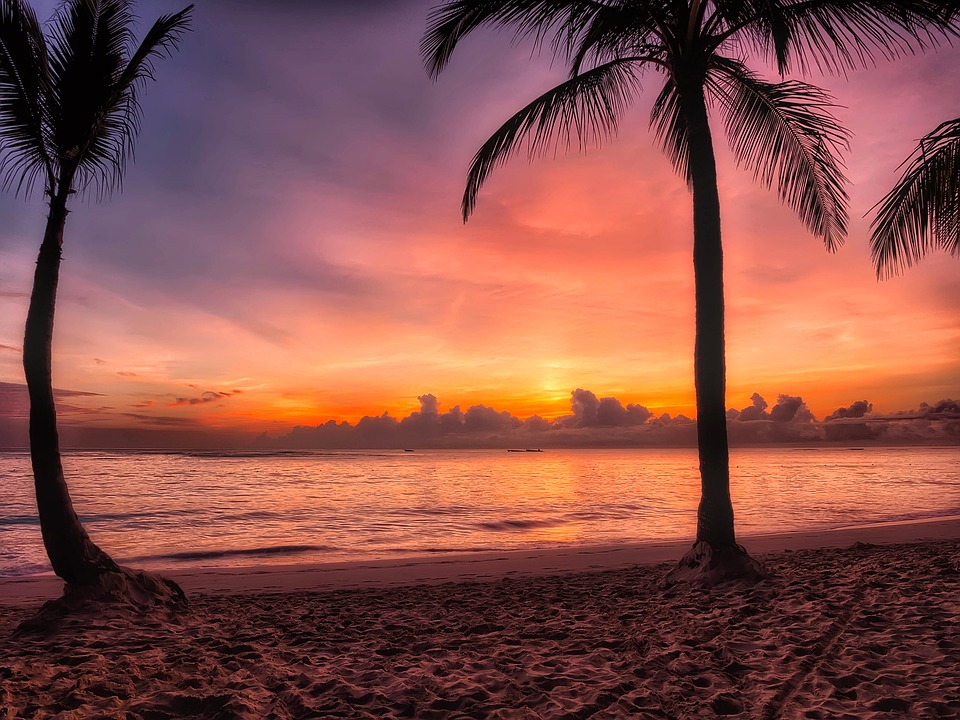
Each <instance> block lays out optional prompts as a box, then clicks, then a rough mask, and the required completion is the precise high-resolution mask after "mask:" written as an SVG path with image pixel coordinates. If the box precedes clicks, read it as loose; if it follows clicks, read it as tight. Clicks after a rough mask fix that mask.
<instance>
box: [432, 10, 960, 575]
mask: <svg viewBox="0 0 960 720" xmlns="http://www.w3.org/2000/svg"><path fill="white" fill-rule="evenodd" d="M946 23H947V18H946V16H945V14H944V10H943V4H942V3H935V2H926V1H920V2H910V1H907V0H869V1H866V0H864V1H861V0H737V1H736V2H733V1H731V0H449V1H448V2H445V3H443V4H441V5H439V6H437V7H435V8H434V9H433V11H432V12H431V14H430V16H429V18H428V26H427V31H426V33H425V34H424V37H423V40H422V43H421V52H422V55H423V58H424V60H425V63H426V65H427V70H428V72H429V73H430V74H431V75H432V76H433V77H436V76H437V75H439V73H440V72H441V71H442V70H443V69H444V68H445V67H446V66H447V64H448V62H449V60H450V58H451V55H452V53H453V52H454V50H455V48H456V47H457V45H458V44H459V42H460V41H461V40H462V39H463V38H464V37H465V36H466V35H468V34H469V33H471V32H472V31H474V30H476V29H478V28H481V27H484V26H489V27H494V28H509V29H512V30H513V31H514V33H515V39H517V40H529V41H532V42H533V43H534V44H535V46H536V47H537V48H542V47H547V48H549V50H550V51H551V52H552V53H553V55H554V58H555V59H559V60H561V61H562V62H564V63H566V64H567V66H568V67H569V70H570V73H569V78H568V79H567V80H566V81H565V82H562V83H560V84H559V85H557V86H556V87H554V88H552V89H550V90H548V91H547V92H545V93H544V94H543V95H541V96H540V97H538V98H536V99H535V100H533V101H532V102H530V103H529V104H528V105H527V106H526V107H524V108H523V109H521V110H520V111H519V112H517V113H516V114H515V115H513V117H511V118H510V119H509V120H507V121H506V122H505V123H504V124H503V125H502V126H501V127H500V129H499V130H497V131H496V132H495V133H494V134H493V135H492V136H491V137H490V139H489V140H487V142H486V143H484V145H483V146H482V147H481V148H480V150H479V151H478V152H477V154H476V156H475V157H474V159H473V162H472V164H471V166H470V169H469V172H468V176H467V184H466V190H465V192H464V196H463V203H462V211H463V218H464V221H466V219H467V218H468V217H469V216H470V214H471V213H472V212H473V210H474V208H475V205H476V202H477V194H478V192H479V190H480V188H481V186H482V185H483V183H484V181H485V180H486V179H487V177H488V176H489V174H490V172H491V171H492V170H493V168H494V167H496V166H498V165H500V164H502V163H504V162H505V161H506V160H507V159H508V158H509V157H510V156H511V155H513V154H514V153H516V152H517V151H518V150H522V149H525V150H526V152H527V154H528V157H531V158H532V157H537V156H541V155H543V154H545V153H546V152H548V151H549V150H550V149H551V148H553V147H556V146H557V145H559V146H561V147H563V146H566V147H569V146H570V145H571V144H572V143H573V138H574V137H576V138H577V140H578V142H579V144H580V146H581V147H582V146H584V145H587V144H591V143H594V142H596V143H599V142H600V141H601V140H604V139H606V138H607V137H609V136H611V135H612V134H614V133H615V132H616V130H617V128H618V125H619V123H620V121H621V119H622V117H623V115H624V113H625V111H626V110H627V109H628V107H629V106H630V104H631V102H632V100H633V99H634V98H635V97H636V96H637V95H638V94H639V93H640V92H641V90H642V86H641V81H642V80H644V79H645V76H647V75H651V74H652V75H656V76H659V77H660V78H661V80H662V85H661V88H660V91H659V93H658V94H657V96H656V99H655V100H654V102H653V107H652V113H651V120H650V123H651V126H652V128H653V130H654V132H655V134H656V136H657V138H658V139H659V141H660V143H661V145H662V147H663V150H664V152H665V153H666V155H667V156H668V158H669V159H670V160H671V162H672V163H673V165H674V167H675V168H676V170H677V172H678V173H680V175H682V176H683V177H684V179H685V180H686V181H687V184H688V186H689V187H690V189H691V191H692V194H693V224H694V231H693V235H694V237H693V265H694V275H695V292H696V348H695V353H694V364H695V377H694V384H695V388H696V402H697V437H698V444H699V454H700V474H701V489H702V495H701V501H700V505H699V509H698V516H697V518H698V519H697V538H696V542H695V543H694V546H693V548H692V549H691V551H690V552H689V553H688V554H687V555H686V557H685V558H684V559H683V560H682V561H681V563H680V566H678V569H677V572H676V573H675V577H678V578H679V577H681V576H684V575H691V576H696V577H697V578H699V579H700V580H701V581H703V582H707V583H711V582H719V581H722V580H724V579H726V578H733V577H746V578H749V577H755V576H757V575H758V573H759V571H760V569H759V566H758V565H757V564H756V563H754V562H753V561H752V560H751V559H750V558H749V556H747V554H746V552H745V551H744V550H743V549H742V548H741V547H740V546H739V545H738V544H737V542H736V537H735V534H734V522H733V507H732V503H731V500H730V481H729V463H728V452H727V428H726V416H725V412H726V402H725V368H724V330H723V322H724V311H723V254H722V247H721V241H720V201H719V196H718V191H717V171H716V162H715V158H714V149H713V135H712V132H711V128H710V123H709V117H710V114H711V111H713V112H715V113H716V114H717V115H718V116H719V118H720V120H721V121H722V122H723V126H724V130H725V133H726V136H727V139H728V142H729V144H730V147H731V148H732V150H733V153H734V155H735V156H736V159H737V161H738V162H739V164H740V165H741V166H743V167H745V168H746V169H747V170H749V171H751V172H752V173H753V176H754V178H755V180H757V181H758V182H759V183H760V184H761V185H763V186H766V187H774V188H776V190H777V192H778V194H779V197H780V199H781V201H782V202H784V203H786V204H787V205H788V206H790V207H791V208H793V210H795V211H796V213H797V214H798V215H799V218H800V220H801V221H802V222H803V223H804V224H805V225H806V226H807V228H808V229H809V230H810V232H812V233H813V234H814V235H817V236H818V237H820V238H822V239H823V242H824V244H825V245H826V247H827V249H828V250H830V251H834V250H836V249H837V248H838V247H839V246H840V245H841V244H842V243H843V240H844V237H845V234H846V230H847V194H846V192H845V190H844V185H845V178H844V175H843V171H842V164H841V161H840V159H839V154H840V152H841V151H843V150H844V149H845V148H846V146H847V135H846V133H845V131H844V130H843V129H842V127H841V126H840V125H839V124H838V123H837V121H836V119H835V118H834V117H833V115H832V114H831V106H832V103H831V99H830V97H829V96H828V95H827V94H826V93H824V92H823V91H822V90H820V89H818V88H816V87H814V86H812V85H810V84H807V83H805V82H800V81H796V80H788V81H783V82H768V81H766V80H764V79H763V78H762V77H760V76H759V75H758V74H757V73H756V72H754V71H753V70H751V69H750V68H749V67H748V66H747V64H746V60H747V57H748V55H750V54H754V55H757V56H759V57H760V58H761V59H764V60H767V61H770V62H772V63H774V64H775V65H776V67H777V69H778V71H779V72H780V74H781V75H783V74H785V73H787V72H791V71H795V70H796V71H800V72H807V71H812V70H821V71H829V72H840V73H842V72H844V71H845V70H846V69H847V68H854V67H859V66H863V65H869V64H872V63H873V62H875V61H876V60H877V59H880V58H893V57H897V56H899V55H901V54H903V53H906V52H913V51H916V50H918V49H923V48H925V47H928V46H930V45H934V44H936V43H937V42H938V41H939V40H940V39H941V38H942V37H943V34H944V32H946V29H945V26H946Z"/></svg>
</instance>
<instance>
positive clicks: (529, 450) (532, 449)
mask: <svg viewBox="0 0 960 720" xmlns="http://www.w3.org/2000/svg"><path fill="white" fill-rule="evenodd" d="M507 452H543V450H541V449H540V448H527V449H526V450H507Z"/></svg>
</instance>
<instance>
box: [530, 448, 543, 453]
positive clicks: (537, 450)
mask: <svg viewBox="0 0 960 720" xmlns="http://www.w3.org/2000/svg"><path fill="white" fill-rule="evenodd" d="M527 452H543V450H541V449H540V448H537V449H536V450H531V449H530V448H527Z"/></svg>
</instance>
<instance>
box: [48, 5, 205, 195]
mask: <svg viewBox="0 0 960 720" xmlns="http://www.w3.org/2000/svg"><path fill="white" fill-rule="evenodd" d="M191 8H192V6H190V7H188V8H186V9H184V10H182V11H181V12H179V13H176V14H174V15H168V16H164V17H162V18H160V19H159V20H158V21H157V22H156V23H154V25H153V27H152V28H151V29H150V31H149V32H148V33H147V35H146V37H145V38H144V40H143V41H142V42H141V44H140V45H139V46H138V47H136V49H134V44H135V38H134V36H133V32H132V29H131V28H132V23H133V15H132V12H131V9H130V3H129V0H70V1H69V2H67V3H66V4H65V5H63V6H62V8H61V10H60V11H59V12H58V13H57V15H56V16H55V18H54V21H53V37H52V49H51V68H52V75H53V80H54V86H55V87H56V88H57V92H56V93H55V94H54V102H52V103H51V109H50V116H51V124H52V126H53V140H54V144H55V147H56V150H57V155H58V158H59V161H60V164H61V167H62V171H63V173H64V174H65V178H66V179H69V181H71V182H72V183H73V182H74V180H75V184H76V186H77V188H78V189H84V188H85V187H87V186H88V185H89V184H91V183H93V184H94V185H95V186H97V188H98V189H99V192H100V194H101V195H102V194H105V193H108V192H109V191H111V190H113V189H114V188H116V187H117V186H118V185H119V183H120V181H121V179H122V175H123V169H124V164H125V161H126V160H127V158H129V157H130V156H131V154H132V152H133V144H134V141H135V139H136V136H137V133H138V131H139V127H140V107H139V104H138V101H137V91H138V89H139V88H140V87H141V86H142V85H143V83H144V82H146V80H147V79H149V78H151V77H152V76H153V60H154V59H155V58H156V57H157V56H159V55H163V54H169V52H170V51H171V49H172V48H174V47H175V46H176V44H177V42H178V41H179V38H180V36H181V34H182V32H183V31H184V30H185V29H186V28H187V23H188V20H189V16H190V12H191Z"/></svg>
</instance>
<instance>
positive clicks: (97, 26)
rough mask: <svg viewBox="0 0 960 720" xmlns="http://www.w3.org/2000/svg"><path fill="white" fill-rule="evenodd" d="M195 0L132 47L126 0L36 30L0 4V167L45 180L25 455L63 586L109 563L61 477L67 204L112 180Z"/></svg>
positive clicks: (21, 186) (28, 345)
mask: <svg viewBox="0 0 960 720" xmlns="http://www.w3.org/2000/svg"><path fill="white" fill-rule="evenodd" d="M191 11H192V6H190V7H187V8H185V9H184V10H181V11H180V12H178V13H175V14H172V15H167V16H164V17H161V18H160V19H158V20H157V21H156V22H155V23H154V25H153V26H152V27H151V28H150V30H149V31H148V32H147V34H146V35H145V36H144V38H143V40H142V41H141V42H140V43H139V44H137V43H136V42H135V38H134V35H133V30H132V26H133V21H134V17H133V13H132V8H131V3H130V2H129V1H128V0H66V2H64V3H63V4H62V5H61V6H60V8H59V9H58V10H57V12H56V14H55V15H54V17H53V18H52V20H51V22H50V23H49V25H48V29H49V35H44V32H43V31H42V29H41V27H40V24H39V23H38V22H37V18H36V15H35V14H34V12H33V9H32V8H31V7H30V6H29V5H28V4H27V3H26V2H25V0H0V172H2V181H3V184H4V188H5V189H8V188H11V187H12V188H14V189H15V190H16V192H17V193H24V194H29V193H30V192H31V191H32V190H33V189H34V188H35V186H36V184H37V181H38V180H39V181H41V182H42V186H43V190H44V194H45V195H46V196H47V197H48V198H49V208H50V209H49V214H48V215H47V223H46V228H45V230H44V233H43V241H42V243H41V245H40V255H39V257H38V259H37V269H36V272H35V274H34V281H33V292H32V294H31V296H30V308H29V310H28V314H27V323H26V330H25V332H24V339H23V368H24V372H25V374H26V380H27V387H28V390H29V394H30V457H31V461H32V464H33V477H34V485H35V488H36V494H37V509H38V511H39V515H40V529H41V532H42V534H43V543H44V546H45V547H46V550H47V555H48V556H49V558H50V563H51V565H52V566H53V570H54V572H56V574H57V575H59V576H60V577H61V578H63V580H65V581H66V582H67V584H68V586H69V585H92V584H94V583H96V582H97V580H98V579H99V578H100V577H101V576H102V575H103V574H105V573H109V572H117V571H119V568H118V567H117V565H116V563H115V562H114V561H113V560H112V559H111V558H110V557H109V556H108V555H107V554H106V553H105V552H104V551H103V550H101V549H100V548H99V547H97V545H96V544H94V542H93V541H92V540H91V539H90V537H89V536H88V535H87V532H86V530H85V529H84V527H83V525H82V524H81V523H80V520H79V518H78V517H77V514H76V512H75V511H74V509H73V503H72V502H71V500H70V493H69V491H68V490H67V484H66V481H65V479H64V476H63V467H62V465H61V462H60V446H59V438H58V435H57V416H56V407H55V405H54V398H53V385H52V380H51V370H52V368H51V344H52V339H53V317H54V306H55V304H56V296H57V282H58V279H59V275H60V258H61V249H62V245H63V230H64V224H65V223H66V219H67V214H68V212H69V210H68V209H67V204H68V201H69V200H70V197H71V196H72V195H74V194H75V193H83V192H90V191H95V192H97V193H98V194H99V196H100V197H103V196H105V195H107V194H109V193H110V192H111V191H112V190H114V189H116V188H118V187H119V185H120V181H121V179H122V175H123V169H124V165H125V161H126V160H127V159H128V158H129V157H130V155H131V153H132V150H133V145H134V141H135V139H136V136H137V132H138V130H139V127H140V105H139V103H138V100H139V96H140V92H141V90H142V89H143V87H144V85H145V84H146V82H147V80H150V79H152V78H153V72H154V61H155V60H156V59H157V58H158V57H160V56H163V55H169V54H170V53H172V52H173V50H174V49H175V48H176V47H177V44H178V42H179V39H180V37H181V35H182V34H183V33H184V32H185V31H186V29H187V27H188V23H189V18H190V14H191Z"/></svg>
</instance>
